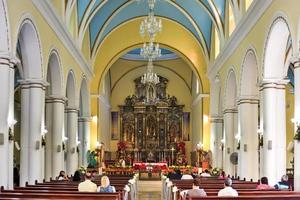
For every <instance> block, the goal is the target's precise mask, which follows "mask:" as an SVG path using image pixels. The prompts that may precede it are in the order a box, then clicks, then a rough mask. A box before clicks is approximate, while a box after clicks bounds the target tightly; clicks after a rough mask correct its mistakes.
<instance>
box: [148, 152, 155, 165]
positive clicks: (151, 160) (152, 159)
mask: <svg viewBox="0 0 300 200" xmlns="http://www.w3.org/2000/svg"><path fill="white" fill-rule="evenodd" d="M147 161H148V162H155V159H154V154H153V152H152V150H150V152H149V153H148V155H147Z"/></svg>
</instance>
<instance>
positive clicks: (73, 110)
mask: <svg viewBox="0 0 300 200" xmlns="http://www.w3.org/2000/svg"><path fill="white" fill-rule="evenodd" d="M72 112H73V113H78V112H79V109H78V108H77V107H66V108H65V113H72Z"/></svg>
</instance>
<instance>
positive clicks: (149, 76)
mask: <svg viewBox="0 0 300 200" xmlns="http://www.w3.org/2000/svg"><path fill="white" fill-rule="evenodd" d="M141 83H143V84H147V83H148V84H154V85H156V84H158V83H159V77H158V76H157V74H156V73H154V72H153V63H152V61H150V60H149V61H148V65H147V72H146V73H145V74H144V75H143V76H142V77H141Z"/></svg>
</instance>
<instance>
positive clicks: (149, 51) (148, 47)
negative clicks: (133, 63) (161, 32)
mask: <svg viewBox="0 0 300 200" xmlns="http://www.w3.org/2000/svg"><path fill="white" fill-rule="evenodd" d="M140 56H142V57H144V58H148V60H150V61H152V60H154V59H156V58H159V57H160V56H161V49H160V48H159V44H158V43H157V44H156V45H154V43H153V42H152V41H151V42H149V43H148V44H147V43H144V45H143V47H142V48H141V52H140Z"/></svg>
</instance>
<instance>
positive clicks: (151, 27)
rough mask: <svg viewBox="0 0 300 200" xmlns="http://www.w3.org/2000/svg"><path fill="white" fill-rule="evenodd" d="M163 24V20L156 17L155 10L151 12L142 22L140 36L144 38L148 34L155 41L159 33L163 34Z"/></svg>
mask: <svg viewBox="0 0 300 200" xmlns="http://www.w3.org/2000/svg"><path fill="white" fill-rule="evenodd" d="M161 29H162V23H161V19H159V20H158V19H157V18H156V17H155V16H154V12H153V10H152V11H151V10H150V12H149V14H148V16H147V17H146V18H145V19H144V20H143V21H142V23H141V25H140V34H141V36H142V37H144V36H145V34H146V33H147V34H148V35H149V37H150V40H151V39H154V37H155V36H156V34H157V33H159V32H161Z"/></svg>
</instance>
